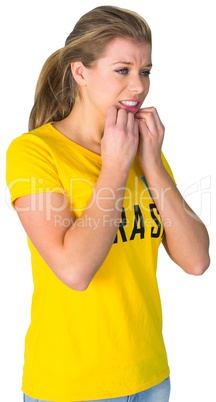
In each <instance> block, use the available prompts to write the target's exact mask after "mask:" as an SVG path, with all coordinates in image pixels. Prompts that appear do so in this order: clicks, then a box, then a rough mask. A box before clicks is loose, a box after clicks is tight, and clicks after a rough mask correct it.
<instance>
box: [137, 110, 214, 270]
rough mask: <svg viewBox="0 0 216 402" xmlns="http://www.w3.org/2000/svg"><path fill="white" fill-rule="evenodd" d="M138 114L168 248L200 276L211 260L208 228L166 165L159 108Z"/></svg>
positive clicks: (142, 154) (143, 157) (145, 164)
mask: <svg viewBox="0 0 216 402" xmlns="http://www.w3.org/2000/svg"><path fill="white" fill-rule="evenodd" d="M136 117H137V118H138V119H139V130H140V144H139V158H140V165H141V168H142V170H143V172H144V174H145V177H146V180H147V182H148V185H149V187H150V188H151V193H152V196H153V198H154V202H155V204H156V206H157V208H158V211H159V213H160V215H161V218H162V221H163V223H164V227H165V237H164V241H163V244H164V247H165V249H166V251H167V252H168V254H169V256H170V257H171V258H172V260H173V261H174V262H175V263H176V264H178V265H179V266H180V267H181V268H183V269H184V270H185V271H186V272H187V273H190V274H193V275H200V274H202V273H203V272H204V271H205V270H206V269H207V268H208V266H209V263H210V259H209V237H208V233H207V230H206V228H205V226H204V224H203V223H202V221H201V220H200V219H199V218H198V216H197V215H196V214H195V213H194V212H193V211H192V209H191V208H190V207H189V205H188V204H187V203H186V202H185V200H184V199H183V197H182V196H181V194H180V192H179V191H178V189H177V188H176V185H175V184H174V183H173V181H172V179H171V177H170V176H169V174H168V173H167V171H166V169H165V168H164V166H163V163H162V160H161V147H162V142H163V136H164V127H163V125H162V123H161V121H160V119H159V116H158V114H157V111H156V109H154V108H146V109H143V110H141V111H140V112H139V113H137V115H136ZM167 222H169V224H167Z"/></svg>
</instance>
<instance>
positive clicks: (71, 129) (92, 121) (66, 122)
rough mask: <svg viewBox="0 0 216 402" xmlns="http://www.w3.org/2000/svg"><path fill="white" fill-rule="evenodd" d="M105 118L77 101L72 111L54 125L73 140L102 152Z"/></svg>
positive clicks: (94, 150)
mask: <svg viewBox="0 0 216 402" xmlns="http://www.w3.org/2000/svg"><path fill="white" fill-rule="evenodd" d="M104 120H105V119H104V118H103V117H101V116H100V117H99V116H98V117H97V116H96V115H95V113H93V111H91V110H90V111H87V110H86V108H85V107H83V105H81V104H80V102H76V103H75V105H74V107H73V109H72V111H71V113H70V114H69V115H68V116H67V117H66V118H65V119H63V120H61V121H59V122H56V123H55V124H54V126H55V128H56V129H57V130H59V131H60V132H61V133H62V134H64V135H65V136H66V137H68V138H69V139H71V140H72V141H74V142H76V143H77V144H79V145H81V146H83V147H84V148H87V149H89V150H90V151H92V152H95V153H97V154H100V148H101V146H100V145H101V139H102V136H103V131H104V123H105V121H104Z"/></svg>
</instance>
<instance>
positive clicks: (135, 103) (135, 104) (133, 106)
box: [119, 100, 140, 112]
mask: <svg viewBox="0 0 216 402" xmlns="http://www.w3.org/2000/svg"><path fill="white" fill-rule="evenodd" d="M119 103H120V105H121V107H122V108H123V109H126V110H128V111H129V112H137V111H138V110H139V108H140V101H139V100H124V101H119Z"/></svg>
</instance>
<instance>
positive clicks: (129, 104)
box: [120, 101, 138, 106]
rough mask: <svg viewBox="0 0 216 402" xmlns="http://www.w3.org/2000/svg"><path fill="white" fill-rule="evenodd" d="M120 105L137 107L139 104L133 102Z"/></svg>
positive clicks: (124, 102) (123, 102)
mask: <svg viewBox="0 0 216 402" xmlns="http://www.w3.org/2000/svg"><path fill="white" fill-rule="evenodd" d="M120 103H122V105H125V106H136V105H138V102H133V101H121V102H120Z"/></svg>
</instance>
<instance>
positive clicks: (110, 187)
mask: <svg viewBox="0 0 216 402" xmlns="http://www.w3.org/2000/svg"><path fill="white" fill-rule="evenodd" d="M126 179H127V174H126V173H125V172H121V173H118V172H116V170H112V169H102V171H101V173H100V176H99V178H98V181H97V184H96V186H95V189H94V193H93V196H92V198H91V200H90V201H89V204H88V206H87V208H86V209H85V211H84V212H83V213H82V215H81V216H80V217H79V218H78V219H76V220H75V221H74V222H73V224H72V225H71V227H70V228H69V229H68V230H67V232H66V233H65V236H64V241H63V245H62V250H61V252H60V259H61V260H62V258H63V260H64V264H63V267H62V269H61V273H60V275H61V278H60V279H61V280H63V282H65V283H67V284H68V285H69V286H71V287H72V288H77V289H80V290H82V289H85V288H86V287H87V286H88V284H89V283H90V281H91V279H92V278H93V276H94V275H95V273H96V272H97V271H98V269H99V268H100V266H101V264H102V263H103V261H104V259H105V258H106V256H107V254H108V252H109V250H110V247H111V246H112V244H113V241H114V239H115V235H116V232H117V229H118V226H119V222H120V217H121V210H122V203H123V197H124V187H125V185H126Z"/></svg>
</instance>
